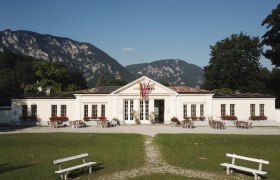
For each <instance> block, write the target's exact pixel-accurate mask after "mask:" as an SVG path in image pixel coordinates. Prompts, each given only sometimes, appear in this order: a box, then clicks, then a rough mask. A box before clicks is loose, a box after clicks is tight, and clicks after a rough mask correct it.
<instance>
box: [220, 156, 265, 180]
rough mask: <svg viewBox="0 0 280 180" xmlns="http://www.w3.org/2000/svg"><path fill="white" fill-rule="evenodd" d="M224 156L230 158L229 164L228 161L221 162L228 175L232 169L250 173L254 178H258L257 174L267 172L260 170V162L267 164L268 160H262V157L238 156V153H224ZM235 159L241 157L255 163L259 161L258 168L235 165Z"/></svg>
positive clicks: (255, 179)
mask: <svg viewBox="0 0 280 180" xmlns="http://www.w3.org/2000/svg"><path fill="white" fill-rule="evenodd" d="M226 156H227V157H231V158H232V161H231V164H229V163H222V164H221V165H222V166H225V167H226V168H227V175H229V174H230V172H232V169H236V170H240V171H245V172H249V173H252V174H253V175H254V180H257V179H258V178H260V176H259V175H261V176H263V175H265V174H267V172H265V171H263V170H262V164H269V161H265V160H262V159H255V158H250V157H245V156H239V155H236V154H226ZM235 159H242V160H246V161H251V162H257V163H259V168H258V169H252V168H247V167H243V166H238V165H235Z"/></svg>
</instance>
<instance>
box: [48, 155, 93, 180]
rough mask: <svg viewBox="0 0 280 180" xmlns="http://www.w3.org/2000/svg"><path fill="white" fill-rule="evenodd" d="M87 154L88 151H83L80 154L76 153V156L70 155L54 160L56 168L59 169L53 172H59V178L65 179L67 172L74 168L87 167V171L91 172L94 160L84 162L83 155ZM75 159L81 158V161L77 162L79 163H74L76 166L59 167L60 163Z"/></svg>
mask: <svg viewBox="0 0 280 180" xmlns="http://www.w3.org/2000/svg"><path fill="white" fill-rule="evenodd" d="M87 156H88V153H84V154H80V155H76V156H71V157H66V158H63V159H57V160H54V161H53V163H54V164H58V168H59V170H57V171H55V173H56V174H60V177H61V179H65V180H67V179H68V174H69V173H70V172H71V171H74V170H76V169H81V168H89V173H90V174H91V172H92V167H91V166H92V165H94V164H96V162H86V161H85V157H87ZM75 159H83V163H82V164H79V165H76V166H72V167H68V168H65V169H63V168H62V167H61V163H63V162H67V161H71V160H75Z"/></svg>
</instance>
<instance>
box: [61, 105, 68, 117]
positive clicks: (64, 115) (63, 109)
mask: <svg viewBox="0 0 280 180" xmlns="http://www.w3.org/2000/svg"><path fill="white" fill-rule="evenodd" d="M66 113H67V107H66V105H61V106H60V116H61V117H66V116H67V115H66Z"/></svg>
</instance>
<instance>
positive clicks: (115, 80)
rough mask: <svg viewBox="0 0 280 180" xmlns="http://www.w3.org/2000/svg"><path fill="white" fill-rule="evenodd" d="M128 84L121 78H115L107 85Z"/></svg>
mask: <svg viewBox="0 0 280 180" xmlns="http://www.w3.org/2000/svg"><path fill="white" fill-rule="evenodd" d="M126 84H127V81H125V80H121V79H113V80H111V81H109V82H108V83H107V84H106V85H107V86H124V85H126Z"/></svg>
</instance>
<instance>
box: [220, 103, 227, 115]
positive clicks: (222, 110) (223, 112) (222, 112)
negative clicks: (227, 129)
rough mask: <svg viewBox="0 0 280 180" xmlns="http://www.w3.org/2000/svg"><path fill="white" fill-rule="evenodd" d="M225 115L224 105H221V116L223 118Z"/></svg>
mask: <svg viewBox="0 0 280 180" xmlns="http://www.w3.org/2000/svg"><path fill="white" fill-rule="evenodd" d="M225 115H226V105H225V104H221V116H225Z"/></svg>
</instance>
